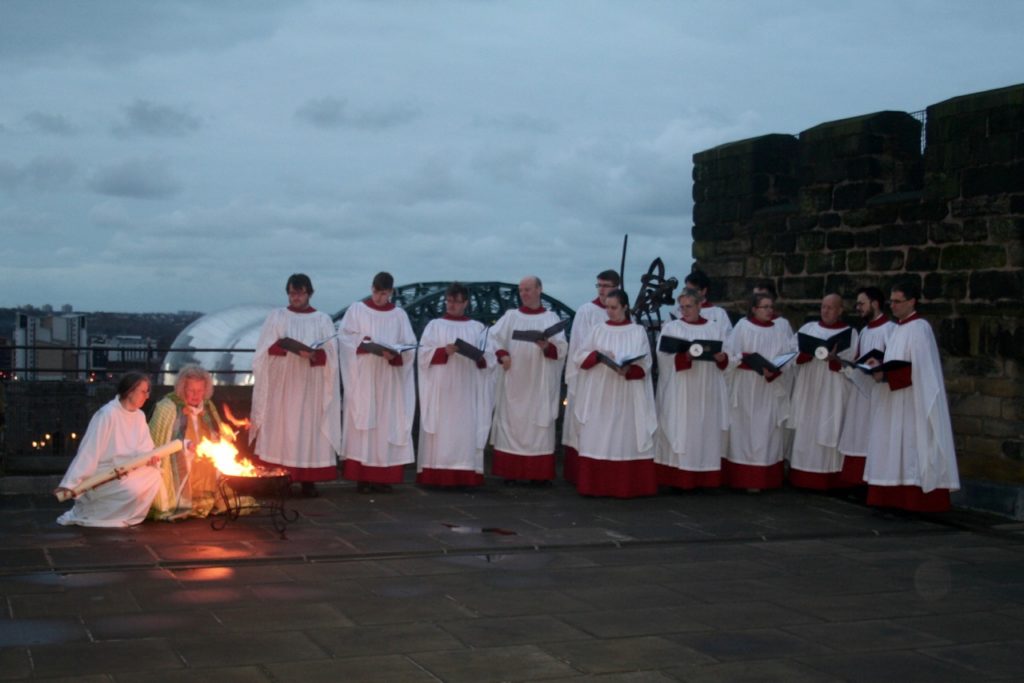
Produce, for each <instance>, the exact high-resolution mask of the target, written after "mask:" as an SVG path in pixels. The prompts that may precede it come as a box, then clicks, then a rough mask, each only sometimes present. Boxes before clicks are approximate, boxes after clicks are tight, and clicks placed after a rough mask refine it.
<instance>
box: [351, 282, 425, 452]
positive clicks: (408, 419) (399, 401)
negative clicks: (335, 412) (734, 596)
mask: <svg viewBox="0 0 1024 683" xmlns="http://www.w3.org/2000/svg"><path fill="white" fill-rule="evenodd" d="M338 329H339V330H340V332H341V335H340V337H339V338H340V341H341V343H340V345H339V346H340V348H341V376H342V380H343V381H344V384H345V400H344V420H343V423H344V429H343V431H342V443H341V455H342V457H344V458H346V459H351V460H354V461H356V462H359V463H362V464H363V465H366V466H368V467H394V466H396V465H406V464H408V463H411V462H413V461H414V460H415V455H414V453H413V447H412V421H413V417H414V415H415V411H416V388H415V385H414V379H413V363H414V362H415V359H416V352H415V350H414V349H410V350H408V351H404V352H402V365H397V366H396V365H391V364H390V363H389V362H388V361H387V360H385V359H384V357H383V356H377V355H374V354H371V353H356V349H357V347H358V346H359V344H360V343H361V342H362V341H363V339H364V338H365V337H369V338H370V339H372V340H373V341H378V342H381V343H383V344H388V345H390V346H395V345H397V344H415V343H416V335H415V334H413V331H412V325H410V324H409V316H407V315H406V314H405V311H403V310H402V309H401V308H397V307H394V308H391V309H390V310H387V311H381V310H377V309H375V308H373V307H371V306H369V305H367V303H366V302H365V301H357V302H356V303H354V304H352V305H351V306H349V307H348V311H346V312H345V317H343V318H342V319H341V322H340V323H339V325H338Z"/></svg>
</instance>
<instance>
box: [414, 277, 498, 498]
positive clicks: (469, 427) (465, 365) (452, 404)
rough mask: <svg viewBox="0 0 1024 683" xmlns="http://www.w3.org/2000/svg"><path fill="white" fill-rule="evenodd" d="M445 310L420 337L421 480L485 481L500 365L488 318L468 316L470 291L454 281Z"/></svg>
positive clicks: (434, 483)
mask: <svg viewBox="0 0 1024 683" xmlns="http://www.w3.org/2000/svg"><path fill="white" fill-rule="evenodd" d="M444 303H445V314H444V316H443V317H441V318H437V319H435V320H431V321H430V322H429V323H428V324H427V327H426V329H425V330H423V335H422V337H421V338H420V347H419V356H418V360H417V362H418V364H419V392H420V439H419V458H418V465H417V475H416V481H417V483H419V484H426V485H429V486H479V485H480V484H483V483H484V446H485V445H486V444H487V434H488V432H489V431H490V428H491V414H492V412H493V410H494V386H493V382H494V368H495V365H496V362H497V361H496V360H495V357H494V353H493V349H491V348H489V344H488V334H487V330H486V329H485V328H484V326H483V324H482V323H480V322H477V321H476V320H471V319H469V318H468V317H466V315H465V312H466V306H467V304H468V303H469V291H468V290H467V289H466V287H465V286H464V285H462V284H460V283H458V282H453V283H452V284H451V285H450V286H449V287H448V290H447V291H446V292H445V296H444Z"/></svg>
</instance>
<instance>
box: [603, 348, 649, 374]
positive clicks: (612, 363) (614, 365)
mask: <svg viewBox="0 0 1024 683" xmlns="http://www.w3.org/2000/svg"><path fill="white" fill-rule="evenodd" d="M646 355H647V354H646V353H641V354H640V355H639V356H627V357H625V358H623V359H622V360H615V359H614V358H612V357H611V356H606V355H605V354H603V353H601V352H600V351H598V352H597V361H598V362H599V363H604V364H605V365H607V366H608V367H610V368H611V369H612V370H621V369H622V368H624V367H626V366H627V365H629V364H630V363H635V362H636V361H638V360H640V359H641V358H643V357H644V356H646Z"/></svg>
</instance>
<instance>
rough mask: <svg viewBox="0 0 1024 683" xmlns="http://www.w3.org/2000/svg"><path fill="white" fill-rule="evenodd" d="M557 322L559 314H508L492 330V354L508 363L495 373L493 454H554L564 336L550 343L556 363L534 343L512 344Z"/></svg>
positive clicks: (565, 344) (565, 343)
mask: <svg viewBox="0 0 1024 683" xmlns="http://www.w3.org/2000/svg"><path fill="white" fill-rule="evenodd" d="M558 322H559V317H558V315H557V314H555V313H553V312H551V311H544V312H540V313H527V312H524V309H512V310H509V311H506V312H505V314H504V315H503V316H501V318H500V319H499V320H498V322H496V323H495V324H494V326H493V327H492V328H491V334H490V337H491V340H492V341H493V342H494V346H495V349H497V350H498V351H502V350H503V351H505V352H507V353H508V354H509V357H510V358H511V360H512V367H511V368H510V369H509V370H504V369H502V368H499V369H498V370H497V375H498V381H497V386H496V388H495V406H494V422H493V427H492V429H491V443H492V444H493V445H494V448H495V449H496V450H499V451H503V452H505V453H510V454H513V455H526V456H529V455H550V454H551V453H553V452H554V450H555V421H556V420H557V419H558V400H559V397H560V394H561V391H562V367H563V366H564V365H565V356H566V351H567V349H568V346H569V345H568V342H566V340H565V333H564V332H559V333H558V334H556V335H555V336H553V337H552V338H551V339H549V340H548V341H549V342H550V343H551V344H553V345H554V347H555V351H556V353H557V358H556V359H550V358H548V357H546V356H545V355H544V351H543V349H541V348H540V347H539V346H538V345H537V344H535V343H534V342H531V341H519V340H513V339H512V333H513V332H514V331H516V330H537V331H543V330H545V329H547V328H549V327H551V326H552V325H555V324H557V323H558Z"/></svg>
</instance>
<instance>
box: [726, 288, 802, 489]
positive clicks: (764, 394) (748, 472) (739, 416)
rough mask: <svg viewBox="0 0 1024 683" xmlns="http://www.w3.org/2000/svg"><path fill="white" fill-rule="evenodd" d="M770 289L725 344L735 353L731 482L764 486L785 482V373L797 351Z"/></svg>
mask: <svg viewBox="0 0 1024 683" xmlns="http://www.w3.org/2000/svg"><path fill="white" fill-rule="evenodd" d="M774 311H775V302H774V299H773V298H772V296H771V295H770V294H767V293H757V294H754V295H753V296H752V297H751V302H750V312H749V314H748V316H747V317H746V318H743V319H741V320H740V321H739V322H738V323H736V327H735V328H733V331H732V333H731V334H730V335H729V339H728V340H727V341H726V343H725V347H724V350H725V352H726V354H728V356H729V363H730V371H729V372H730V375H731V377H730V379H729V450H728V456H727V457H726V459H725V461H724V462H723V463H722V469H723V474H724V478H725V483H726V485H728V486H731V487H734V488H742V489H747V490H752V491H756V490H761V489H768V488H777V487H779V486H782V479H783V455H784V449H785V444H784V435H783V432H784V427H783V425H784V424H785V422H786V419H787V418H788V417H789V413H790V404H789V391H788V387H787V384H786V382H784V381H781V380H780V379H779V378H780V376H781V374H782V371H783V368H782V367H781V366H782V365H784V364H785V362H786V360H787V359H791V358H793V357H795V356H796V350H795V345H794V344H793V333H792V328H790V326H789V324H788V323H786V324H784V325H783V324H781V323H780V321H781V320H784V319H782V318H780V319H779V321H776V320H775V319H774Z"/></svg>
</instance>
